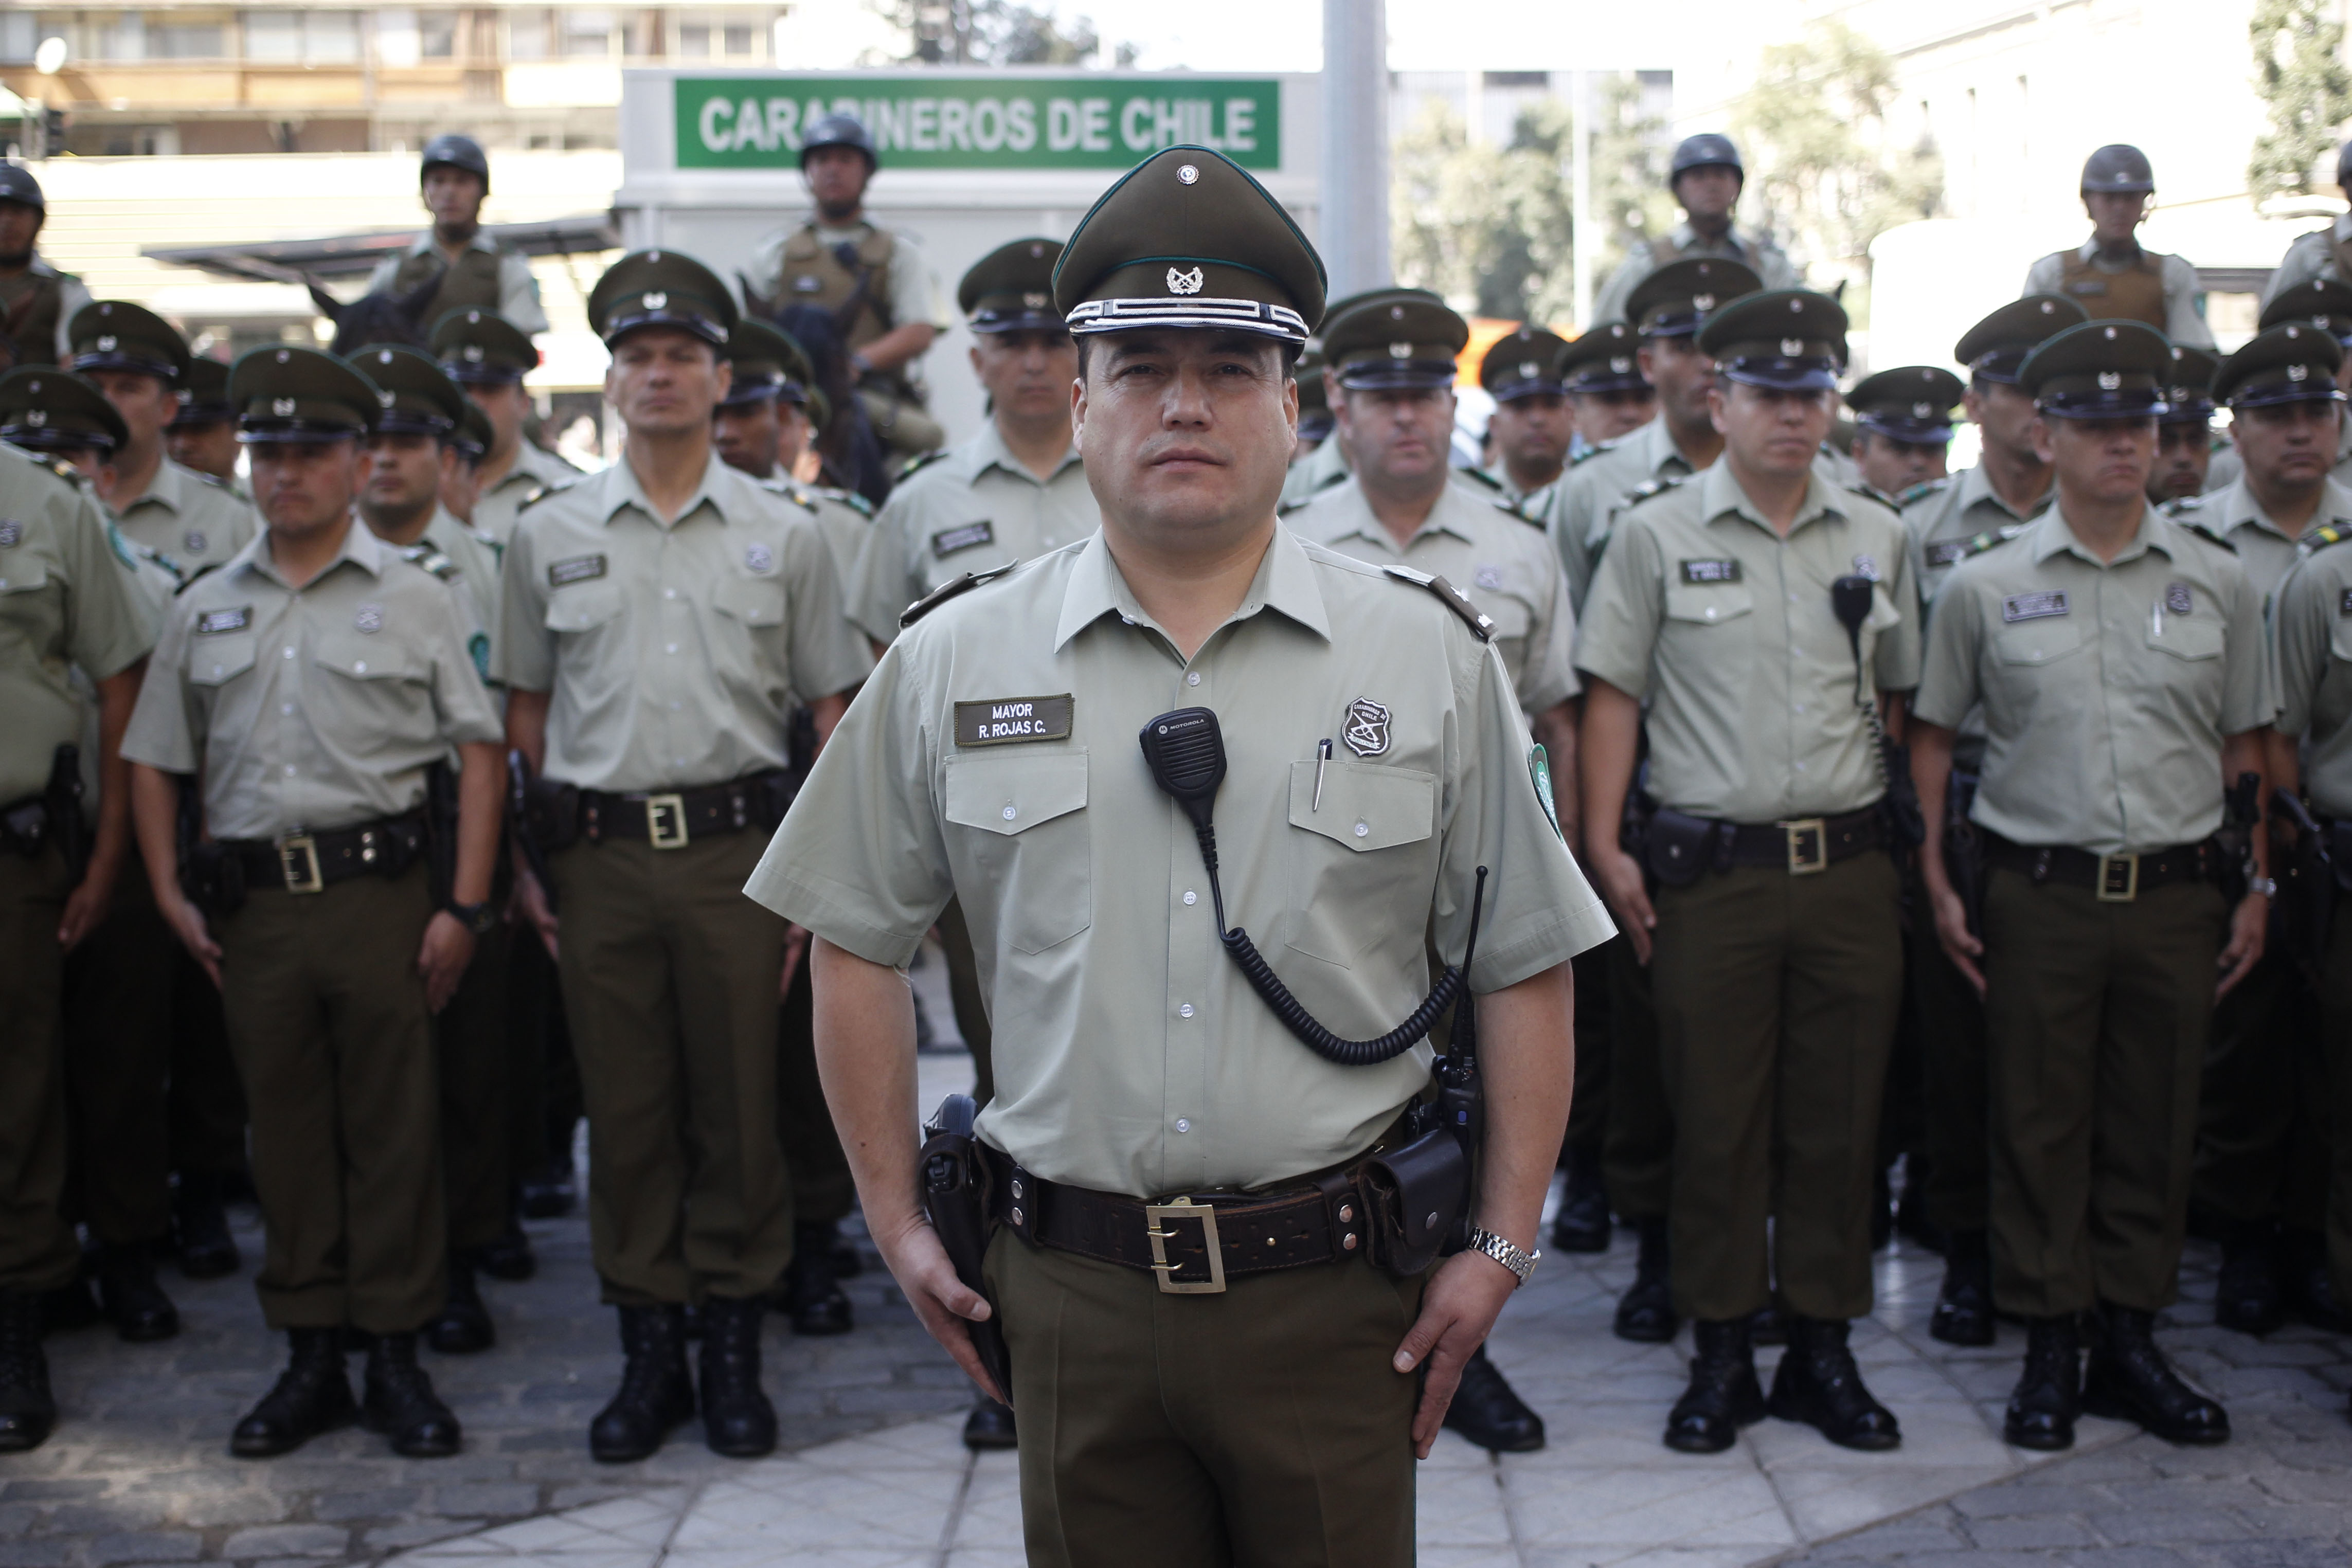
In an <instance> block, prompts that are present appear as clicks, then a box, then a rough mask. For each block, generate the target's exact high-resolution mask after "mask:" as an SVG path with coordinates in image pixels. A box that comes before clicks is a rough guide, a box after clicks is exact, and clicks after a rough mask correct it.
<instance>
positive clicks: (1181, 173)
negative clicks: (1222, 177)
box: [1176, 163, 1201, 185]
mask: <svg viewBox="0 0 2352 1568" xmlns="http://www.w3.org/2000/svg"><path fill="white" fill-rule="evenodd" d="M1200 178H1201V171H1200V170H1198V169H1195V168H1194V167H1192V164H1190V163H1179V164H1178V165H1177V166H1176V180H1177V183H1179V184H1184V185H1190V184H1193V183H1197V182H1198V181H1199V180H1200Z"/></svg>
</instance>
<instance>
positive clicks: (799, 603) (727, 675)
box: [490, 452, 873, 792]
mask: <svg viewBox="0 0 2352 1568" xmlns="http://www.w3.org/2000/svg"><path fill="white" fill-rule="evenodd" d="M502 578H503V589H504V599H503V602H502V604H501V607H500V613H499V631H498V634H497V636H496V638H495V639H494V642H495V646H494V648H493V650H492V655H493V656H492V660H491V664H490V672H491V674H492V675H493V677H494V678H496V679H498V680H500V681H503V682H504V683H505V684H506V685H509V687H514V688H519V689H520V690H523V691H529V692H551V693H553V694H554V701H553V703H552V704H551V706H550V707H549V710H548V721H547V760H546V764H545V771H546V775H547V777H548V778H550V779H559V780H561V781H562V782H564V783H567V784H576V785H578V786H580V787H581V788H582V789H605V790H612V791H615V792H619V791H624V790H632V789H683V788H691V787H698V786H701V785H708V784H723V783H725V782H727V781H728V780H729V779H740V778H742V777H743V776H744V775H746V774H749V773H756V772H760V771H761V770H763V769H766V768H782V767H783V766H784V764H785V759H786V758H785V750H786V747H785V738H786V737H785V727H786V723H787V721H788V719H789V717H790V716H791V713H792V710H793V707H794V706H798V705H799V704H801V703H803V702H806V701H807V700H808V699H809V698H811V697H821V696H830V695H833V694H834V693H835V692H840V691H846V690H847V689H848V688H849V687H851V686H854V685H856V684H857V683H858V682H859V681H860V680H861V679H863V678H864V677H865V674H866V670H867V668H868V667H869V666H870V665H871V664H872V663H873V660H872V659H871V657H870V656H869V655H868V654H867V653H866V645H865V643H863V642H862V641H861V640H860V639H859V638H858V636H857V634H856V632H854V631H853V630H852V629H851V628H850V625H849V622H847V621H846V620H845V619H844V617H843V614H842V608H841V588H840V583H839V580H837V579H836V578H835V576H834V571H833V559H832V557H831V556H830V555H829V554H828V553H827V552H826V549H825V545H824V538H823V537H822V536H820V535H819V534H818V532H817V529H816V525H815V523H814V522H813V521H811V520H810V518H809V515H808V514H807V513H806V512H804V511H803V510H802V509H801V508H800V507H795V506H793V504H792V503H791V502H790V501H788V500H786V499H784V498H783V497H780V496H776V495H774V494H772V493H771V492H769V491H767V490H763V489H761V487H760V485H759V482H758V481H757V480H754V479H752V478H751V477H750V476H748V475H744V474H740V473H738V472H736V471H735V470H734V469H732V468H730V467H729V466H727V465H726V464H724V463H722V462H720V461H719V455H718V454H717V453H715V452H714V453H712V454H711V455H710V461H709V464H708V465H706V466H705V467H704V469H703V472H702V482H701V485H700V486H699V488H698V490H697V491H696V493H695V495H694V496H693V497H690V498H689V499H688V502H687V504H686V506H685V507H683V508H681V509H680V511H679V512H678V515H677V521H675V522H672V523H664V522H663V521H661V519H660V517H659V515H658V514H657V513H656V511H655V509H654V507H653V504H652V503H651V502H649V501H647V500H646V495H645V491H644V490H643V489H642V488H640V487H639V486H638V484H637V476H636V471H635V469H634V468H632V467H630V465H629V464H628V462H627V461H626V460H625V459H624V460H623V461H621V462H618V463H615V464H614V465H613V466H611V467H610V468H607V469H605V470H604V472H603V473H601V474H595V475H592V476H589V477H587V478H585V479H583V480H581V481H580V482H579V483H578V484H576V485H573V486H570V487H569V488H567V489H564V490H561V491H558V492H556V493H554V494H552V495H551V496H549V497H546V498H545V499H543V500H541V502H539V503H538V504H537V505H536V506H533V507H530V509H529V510H528V511H526V512H524V513H523V515H522V516H521V517H520V518H519V519H518V520H517V522H516V526H515V532H514V538H512V539H511V540H510V541H509V543H508V546H507V553H506V561H505V568H504V571H503V573H502Z"/></svg>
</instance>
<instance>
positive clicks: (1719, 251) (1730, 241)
mask: <svg viewBox="0 0 2352 1568" xmlns="http://www.w3.org/2000/svg"><path fill="white" fill-rule="evenodd" d="M1666 237H1667V238H1668V239H1669V240H1670V241H1672V242H1673V244H1674V247H1675V249H1676V250H1681V251H1692V250H1695V251H1698V252H1701V253H1702V254H1705V255H1711V256H1730V257H1731V258H1732V259H1733V260H1735V261H1744V260H1746V259H1747V257H1748V246H1747V244H1746V243H1745V242H1744V241H1742V240H1741V239H1740V237H1739V228H1738V225H1736V224H1735V225H1732V226H1731V227H1730V228H1727V229H1726V230H1724V231H1723V237H1722V238H1721V239H1718V240H1709V239H1704V238H1701V237H1700V235H1699V232H1698V230H1696V229H1695V228H1693V227H1691V225H1690V220H1689V219H1688V218H1685V219H1684V220H1683V221H1682V222H1681V223H1678V224H1676V225H1675V228H1674V233H1672V234H1670V235H1667V236H1666Z"/></svg>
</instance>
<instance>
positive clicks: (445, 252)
mask: <svg viewBox="0 0 2352 1568" xmlns="http://www.w3.org/2000/svg"><path fill="white" fill-rule="evenodd" d="M416 184H417V193H418V194H419V195H420V196H421V197H422V198H423V200H424V202H425V210H426V211H427V212H430V213H431V214H433V226H432V227H431V228H429V229H426V230H425V232H424V233H423V234H421V235H417V236H416V240H415V243H414V244H413V245H411V246H409V247H408V249H407V251H406V252H404V254H402V255H400V256H386V257H384V258H383V260H382V261H380V262H378V263H377V264H376V268H375V270H374V271H373V272H372V273H370V274H368V282H367V292H368V293H370V294H387V293H388V294H397V295H403V296H405V295H409V294H413V293H415V292H417V291H419V290H421V289H424V288H425V287H427V286H434V287H433V293H432V296H431V298H430V299H429V301H428V302H427V304H426V305H425V308H423V309H421V310H418V311H415V312H414V314H415V319H418V320H420V321H438V320H440V319H442V318H443V317H444V316H446V315H447V314H448V313H449V312H450V311H452V310H467V309H472V310H494V311H496V312H498V313H499V315H501V316H503V317H505V318H506V319H508V320H509V321H510V322H512V323H513V324H514V325H515V327H516V328H517V329H519V330H520V331H522V332H523V333H525V334H526V335H527V334H530V333H532V332H544V331H546V330H547V312H546V310H545V309H543V308H541V305H540V302H539V280H538V279H537V278H535V277H531V275H530V261H529V260H528V259H527V258H525V257H524V256H523V254H522V253H521V252H520V251H519V250H516V249H514V248H513V247H512V246H505V245H501V244H499V242H498V241H497V240H495V239H492V238H491V237H490V236H489V235H488V234H486V233H484V232H483V230H482V203H483V202H484V201H485V200H486V199H488V196H489V193H490V160H489V155H488V153H485V152H483V151H482V144H481V143H480V142H478V141H475V140H474V139H473V138H472V137H470V136H458V135H455V134H449V135H442V136H436V137H435V138H434V139H433V140H432V141H428V142H426V143H425V156H424V159H423V161H422V162H420V163H419V164H418V167H417V171H416Z"/></svg>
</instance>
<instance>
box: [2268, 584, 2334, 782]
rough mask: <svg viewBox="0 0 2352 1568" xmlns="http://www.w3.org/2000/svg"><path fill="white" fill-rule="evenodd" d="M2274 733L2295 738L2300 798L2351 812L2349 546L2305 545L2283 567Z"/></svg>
mask: <svg viewBox="0 0 2352 1568" xmlns="http://www.w3.org/2000/svg"><path fill="white" fill-rule="evenodd" d="M2271 642H2272V646H2273V649H2274V650H2275V652H2276V654H2277V658H2276V661H2275V663H2276V668H2277V677H2278V699H2279V717H2278V727H2279V730H2280V732H2281V733H2282V734H2284V735H2286V736H2288V737H2292V738H2295V739H2299V740H2301V741H2302V742H2303V747H2302V750H2303V797H2304V800H2305V803H2307V804H2308V805H2309V806H2310V807H2311V809H2312V810H2313V811H2315V812H2317V813H2318V814H2320V815H2322V816H2328V817H2352V549H2346V548H2344V546H2343V545H2341V544H2335V545H2327V546H2324V547H2322V548H2321V549H2315V550H2313V551H2312V552H2310V554H2309V555H2307V556H2305V558H2304V559H2302V560H2301V561H2300V562H2299V563H2297V564H2296V565H2295V566H2294V569H2293V570H2290V571H2289V572H2288V573H2287V575H2286V579H2285V580H2284V582H2282V583H2280V585H2279V590H2278V603H2277V608H2276V610H2275V611H2274V612H2273V614H2272V616H2271Z"/></svg>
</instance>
